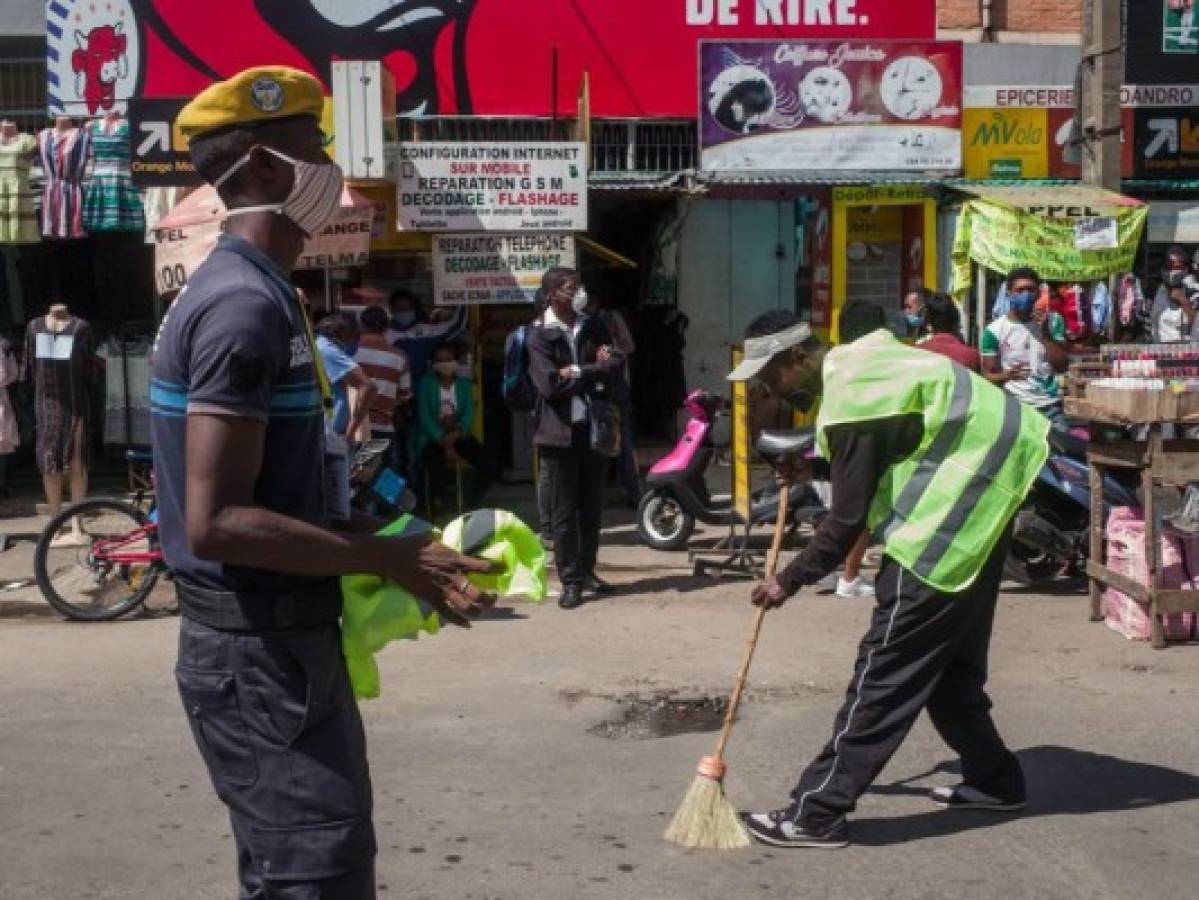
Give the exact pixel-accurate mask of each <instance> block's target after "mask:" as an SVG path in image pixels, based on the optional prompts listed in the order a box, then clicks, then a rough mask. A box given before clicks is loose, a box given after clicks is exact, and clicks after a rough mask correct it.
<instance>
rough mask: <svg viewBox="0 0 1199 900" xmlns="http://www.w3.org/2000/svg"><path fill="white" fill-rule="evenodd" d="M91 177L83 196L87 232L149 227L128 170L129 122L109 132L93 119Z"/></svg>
mask: <svg viewBox="0 0 1199 900" xmlns="http://www.w3.org/2000/svg"><path fill="white" fill-rule="evenodd" d="M88 130H89V131H90V132H91V143H92V159H93V160H94V161H95V162H94V165H93V166H92V177H91V180H90V181H88V183H87V187H86V189H85V190H84V195H83V227H84V228H86V229H87V230H88V231H93V232H94V231H137V232H141V231H143V230H144V229H145V227H146V218H145V213H144V212H143V210H142V198H141V194H140V193H139V192H138V190H137V188H136V187H134V186H133V176H132V174H131V173H130V171H129V123H128V122H126V121H124V120H121V122H120V123H118V125H117V127H116V128H114V129H113V130H112V133H111V134H109V133H108V132H107V131H105V130H104V123H103V122H92V123H91V124H90V125H89V126H88Z"/></svg>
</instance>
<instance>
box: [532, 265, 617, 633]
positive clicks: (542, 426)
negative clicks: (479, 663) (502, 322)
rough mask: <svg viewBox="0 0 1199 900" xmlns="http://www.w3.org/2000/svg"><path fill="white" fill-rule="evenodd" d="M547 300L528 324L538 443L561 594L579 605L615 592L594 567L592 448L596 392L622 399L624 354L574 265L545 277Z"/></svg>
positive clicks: (596, 504)
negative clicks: (591, 305)
mask: <svg viewBox="0 0 1199 900" xmlns="http://www.w3.org/2000/svg"><path fill="white" fill-rule="evenodd" d="M541 292H542V295H543V296H544V297H545V298H546V301H547V306H546V309H545V312H544V314H543V315H542V316H541V318H540V319H539V320H538V321H537V322H535V323H534V324H533V325H532V326H530V329H529V337H528V352H529V377H530V379H531V380H532V382H533V386H534V388H535V389H536V391H537V401H536V406H535V407H534V410H533V422H534V432H533V444H534V445H535V446H536V447H537V449H538V451H539V453H540V458H541V465H542V466H545V467H546V478H547V481H548V484H549V487H550V520H551V527H552V529H553V535H554V559H555V563H556V566H557V569H558V578H559V579H560V580H561V581H562V596H561V597H560V598H559V600H558V605H559V606H560V607H562V608H563V609H574V608H575V607H577V606H579V605H581V604H582V602H583V591H584V590H588V591H592V592H594V593H596V594H607V593H611V591H612V586H611V585H609V584H607V583H606V582H605V581H603V580H601V579H600V578H599V577H598V576H597V575H596V574H595V565H596V558H597V556H598V554H599V538H600V518H601V513H602V512H603V491H604V475H605V469H606V466H605V462H606V460H605V459H604V457H602V456H601V455H600V454H598V453H596V452H595V451H594V450H592V449H591V410H590V403H589V402H588V401H589V400H591V399H615V398H614V396H613V392H614V391H615V390H616V387H617V386H618V384H619V382H620V377H621V373H622V370H623V367H624V360H623V358H622V357H621V356H620V354H619V353H617V352H614V351H613V350H612V338H611V336H610V335H609V334H608V331H607V329H606V328H604V326H603V323H602V322H601V321H600V320H599V319H598V318H596V317H591V316H588V315H586V313H585V312H584V310H586V309H587V303H588V300H587V292H586V291H585V290H584V289H583V288H582V286H581V285H580V283H579V275H578V273H577V272H575V271H574V269H566V268H557V269H550V270H549V271H548V272H546V273H545V275H544V276H543V277H542V280H541Z"/></svg>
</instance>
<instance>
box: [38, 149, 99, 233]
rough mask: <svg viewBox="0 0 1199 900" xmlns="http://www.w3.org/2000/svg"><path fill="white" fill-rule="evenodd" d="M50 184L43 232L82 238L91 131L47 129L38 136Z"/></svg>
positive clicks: (45, 197) (44, 199)
mask: <svg viewBox="0 0 1199 900" xmlns="http://www.w3.org/2000/svg"><path fill="white" fill-rule="evenodd" d="M37 143H38V150H39V151H40V152H41V155H42V171H43V172H45V173H46V184H45V186H44V187H43V188H42V236H43V237H48V238H81V237H85V236H86V234H87V233H86V232H85V231H84V230H83V188H82V185H81V181H82V179H83V170H84V169H85V168H87V158H88V154H89V153H90V152H91V131H90V129H87V128H71V129H69V130H67V131H56V130H55V129H53V128H46V129H43V130H42V131H41V132H39V133H38V136H37Z"/></svg>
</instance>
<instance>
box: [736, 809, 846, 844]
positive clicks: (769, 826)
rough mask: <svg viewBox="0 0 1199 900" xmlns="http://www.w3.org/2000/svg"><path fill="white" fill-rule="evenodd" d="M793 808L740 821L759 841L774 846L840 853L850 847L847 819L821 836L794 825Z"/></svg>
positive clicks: (759, 814)
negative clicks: (844, 848)
mask: <svg viewBox="0 0 1199 900" xmlns="http://www.w3.org/2000/svg"><path fill="white" fill-rule="evenodd" d="M792 815H793V813H792V811H791V810H790V809H776V810H775V811H774V812H766V813H742V814H741V821H742V822H744V823H745V827H746V828H748V829H749V833H750V834H752V835H753V836H754V837H755V838H756V839H757V840H759V841H761V842H762V843H763V844H769V845H770V846H772V847H811V848H815V849H818V850H837V849H840V848H841V847H848V846H849V826H848V825H846V824H845V819H838V820H837V821H836V823H834V824H833V825H831V826H829V828H828V829H826V830H825V831H822V832H820V833H816V832H814V831H809V830H808V829H806V828H804V827H802V826H800V825H797V824H795V822H794V821H792V819H791V817H792Z"/></svg>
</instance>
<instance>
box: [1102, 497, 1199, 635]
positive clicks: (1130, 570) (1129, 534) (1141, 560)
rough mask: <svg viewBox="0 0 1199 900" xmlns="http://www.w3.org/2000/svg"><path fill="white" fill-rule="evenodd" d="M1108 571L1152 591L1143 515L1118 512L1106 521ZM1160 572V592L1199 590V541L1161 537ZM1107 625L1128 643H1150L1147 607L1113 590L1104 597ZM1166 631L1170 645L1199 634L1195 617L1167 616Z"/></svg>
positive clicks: (1129, 510)
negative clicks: (1161, 590)
mask: <svg viewBox="0 0 1199 900" xmlns="http://www.w3.org/2000/svg"><path fill="white" fill-rule="evenodd" d="M1106 536H1107V565H1108V568H1110V569H1111V570H1112V571H1113V572H1116V573H1117V574H1120V575H1124V576H1125V577H1127V578H1131V579H1132V580H1133V581H1136V582H1137V583H1139V584H1143V585H1145V586H1146V587H1148V586H1149V562H1148V560H1147V559H1146V557H1145V519H1144V513H1143V512H1142V511H1141V510H1140V509H1136V508H1133V507H1127V506H1119V507H1116V508H1114V509H1113V510H1112V511H1111V514H1110V515H1109V516H1108V521H1107V529H1106ZM1160 553H1161V560H1160V563H1161V569H1160V572H1159V575H1158V587H1160V588H1165V589H1167V590H1180V589H1181V590H1199V535H1186V536H1183V535H1174V534H1170V533H1168V532H1167V533H1165V534H1163V535H1162V537H1161V550H1160ZM1103 619H1104V621H1105V622H1106V623H1107V625H1108V627H1109V628H1111V629H1112V630H1113V631H1115V632H1116V633H1118V634H1122V635H1123V636H1124V637H1126V638H1128V639H1129V640H1134V641H1147V640H1149V639H1150V636H1151V633H1152V623H1151V620H1150V613H1149V607H1148V604H1145V603H1141V602H1139V601H1137V600H1134V599H1133V598H1132V597H1129V596H1128V595H1127V594H1124V593H1122V592H1120V591H1118V590H1116V589H1115V588H1112V587H1109V588H1107V589H1106V590H1105V591H1104V592H1103ZM1162 624H1163V630H1164V631H1165V636H1166V640H1167V641H1188V640H1192V639H1194V638H1196V637H1199V634H1197V633H1196V628H1197V626H1199V616H1196V614H1195V613H1190V612H1186V613H1167V614H1166V615H1165V616H1164V621H1163V623H1162Z"/></svg>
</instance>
